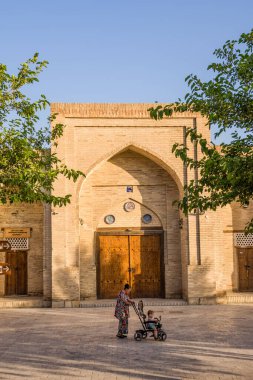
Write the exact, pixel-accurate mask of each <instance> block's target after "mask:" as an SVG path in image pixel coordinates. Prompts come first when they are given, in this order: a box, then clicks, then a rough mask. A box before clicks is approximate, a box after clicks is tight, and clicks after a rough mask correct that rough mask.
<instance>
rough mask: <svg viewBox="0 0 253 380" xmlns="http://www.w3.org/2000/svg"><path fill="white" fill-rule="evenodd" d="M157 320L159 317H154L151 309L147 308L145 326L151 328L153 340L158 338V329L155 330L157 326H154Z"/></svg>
mask: <svg viewBox="0 0 253 380" xmlns="http://www.w3.org/2000/svg"><path fill="white" fill-rule="evenodd" d="M158 322H159V319H158V318H155V317H154V312H153V310H149V311H148V320H147V328H148V329H149V330H153V332H154V338H155V340H157V339H158V331H157V328H156V324H157V323H158Z"/></svg>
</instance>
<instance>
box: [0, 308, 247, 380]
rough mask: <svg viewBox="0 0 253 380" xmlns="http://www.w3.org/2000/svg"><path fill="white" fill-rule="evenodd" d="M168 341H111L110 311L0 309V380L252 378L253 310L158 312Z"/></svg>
mask: <svg viewBox="0 0 253 380" xmlns="http://www.w3.org/2000/svg"><path fill="white" fill-rule="evenodd" d="M157 310H158V314H160V315H162V320H163V327H164V329H165V330H166V331H167V333H168V339H167V341H166V342H158V341H154V340H153V339H152V338H149V339H147V340H146V341H142V342H136V341H134V339H133V334H134V330H135V329H137V328H139V323H138V319H137V317H136V315H134V313H133V310H132V313H131V319H130V334H129V337H128V338H127V339H124V340H120V339H117V338H116V337H115V333H116V327H117V321H116V320H115V319H114V318H113V316H112V315H113V309H112V308H91V309H5V310H4V309H0V319H1V326H0V365H1V367H0V368H1V369H0V379H27V378H29V379H45V378H47V379H74V380H75V379H92V380H98V379H101V380H103V379H104V380H116V379H117V380H119V379H120V380H123V379H124V380H126V379H135V380H138V379H148V380H154V379H160V380H162V379H171V380H172V379H203V380H204V379H229V380H231V379H253V306H239V305H238V306H181V307H168V306H161V307H157Z"/></svg>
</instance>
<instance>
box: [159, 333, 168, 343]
mask: <svg viewBox="0 0 253 380" xmlns="http://www.w3.org/2000/svg"><path fill="white" fill-rule="evenodd" d="M158 339H159V340H162V341H165V340H166V339H167V334H166V333H165V332H162V333H161V334H159V336H158Z"/></svg>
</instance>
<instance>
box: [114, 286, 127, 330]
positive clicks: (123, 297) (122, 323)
mask: <svg viewBox="0 0 253 380" xmlns="http://www.w3.org/2000/svg"><path fill="white" fill-rule="evenodd" d="M128 301H129V297H128V295H127V294H126V293H125V292H124V290H121V291H120V292H119V295H118V298H117V303H116V307H115V313H114V316H115V317H116V318H117V319H118V320H119V327H118V334H117V335H118V336H127V334H128V318H129V305H127V304H126V302H128Z"/></svg>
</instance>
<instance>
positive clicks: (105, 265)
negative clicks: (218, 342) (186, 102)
mask: <svg viewBox="0 0 253 380" xmlns="http://www.w3.org/2000/svg"><path fill="white" fill-rule="evenodd" d="M150 106H151V105H149V104H61V103H55V104H52V106H51V111H52V113H57V114H58V115H57V122H61V123H63V124H65V125H66V128H65V132H64V136H63V137H62V138H61V140H60V141H59V147H58V155H59V156H60V157H61V158H62V159H63V160H64V162H65V163H66V164H67V165H68V166H69V167H73V168H75V169H78V170H81V171H82V172H84V173H85V176H86V177H85V178H83V177H82V178H80V179H79V180H78V181H77V183H75V184H73V182H70V181H68V180H65V179H62V178H59V180H58V182H57V183H56V185H55V189H54V191H55V194H58V195H64V194H69V193H70V194H72V201H71V204H70V205H68V206H66V207H64V208H59V207H52V208H50V207H49V206H42V205H28V206H27V205H13V206H1V209H0V227H1V229H2V237H3V238H4V233H5V228H6V227H11V226H15V227H17V226H19V227H25V226H28V227H30V228H31V236H30V238H29V239H28V240H29V250H28V251H27V252H28V253H27V259H26V260H27V262H26V264H24V263H23V265H27V280H26V281H27V284H26V291H25V293H26V294H28V295H41V296H42V297H43V299H44V300H47V301H50V302H51V301H52V305H53V306H55V307H57V306H58V307H61V306H79V304H80V302H85V300H87V299H91V298H94V299H95V298H97V297H98V298H113V297H114V296H115V294H116V292H117V291H118V289H120V288H121V286H122V284H123V283H125V282H130V283H131V285H132V287H133V295H134V296H135V297H148V298H152V297H161V298H162V297H164V298H183V299H186V300H187V301H188V302H189V303H192V304H196V303H207V302H225V298H226V296H227V294H231V293H232V292H237V291H239V290H243V291H250V290H253V289H251V287H252V286H253V274H252V273H251V269H250V268H246V266H248V267H250V264H251V256H252V261H253V252H252V248H250V247H252V245H253V244H252V237H251V236H248V237H245V236H244V235H243V228H244V225H245V222H247V221H248V220H249V219H250V217H251V215H252V206H250V207H248V208H242V207H239V205H237V204H234V205H231V206H227V207H225V208H222V209H219V210H217V211H216V212H212V211H207V212H206V213H204V214H203V215H195V214H193V215H189V216H188V218H186V217H184V216H183V215H181V214H180V212H179V211H178V210H177V208H176V207H175V206H173V201H174V200H176V199H178V198H179V197H180V195H182V191H183V186H184V185H185V184H186V183H187V182H188V181H190V180H191V179H193V178H194V175H195V173H194V172H193V171H190V170H187V169H186V168H185V167H184V166H183V164H182V162H181V160H180V159H177V158H175V156H174V155H173V153H172V146H173V144H174V143H175V142H178V143H182V144H185V143H186V140H185V133H186V128H187V127H190V126H195V127H196V128H197V130H198V131H199V132H201V133H202V134H203V136H204V137H205V138H207V139H208V140H209V139H210V135H209V133H210V132H209V129H208V127H207V126H206V120H205V119H204V118H203V117H201V116H200V115H199V114H192V113H185V114H180V115H175V116H174V117H173V118H170V119H164V120H160V121H154V120H151V119H150V117H149V114H148V112H147V109H148V108H149V107H150ZM187 144H188V145H187V146H188V148H189V155H192V157H194V156H195V157H196V155H197V156H198V157H199V156H200V154H201V153H200V152H199V151H197V150H196V148H195V147H194V146H193V145H191V144H189V142H187ZM20 251H21V250H19V251H18V250H17V251H16V255H17V254H19V253H18V252H20ZM1 255H2V256H1V260H0V261H5V260H6V257H5V256H4V255H5V253H4V252H3V253H1ZM245 260H246V261H245ZM247 260H248V261H247ZM245 263H246V264H245ZM252 267H253V263H252ZM252 271H253V270H252ZM16 276H17V274H16ZM251 276H252V280H251ZM6 278H7V276H0V294H1V295H2V296H3V295H8V291H9V292H11V291H10V289H9V290H8V286H9V287H10V285H8V284H7V285H6V281H7V280H6ZM8 281H9V280H8ZM13 286H14V285H13ZM15 286H16V288H18V286H19V285H18V282H17V283H16V285H15ZM6 289H7V290H6ZM12 291H14V293H15V292H16V294H18V291H17V289H16V290H14V288H13V289H12ZM6 292H7V294H6Z"/></svg>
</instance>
